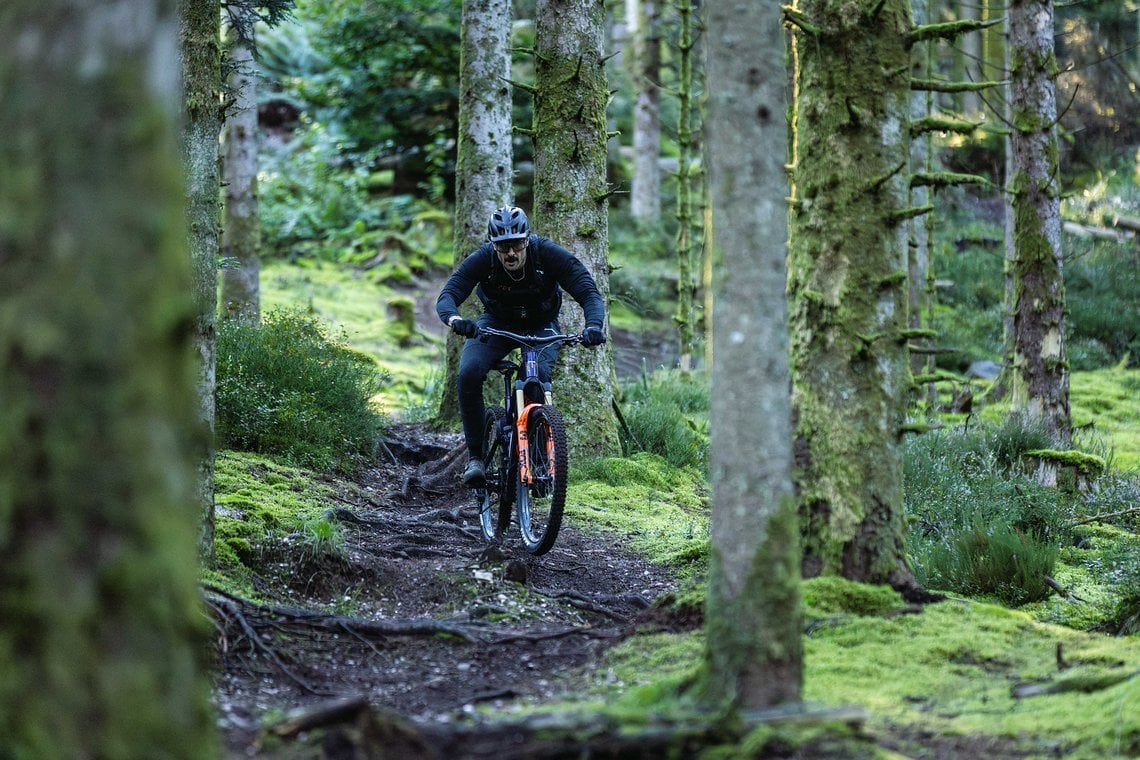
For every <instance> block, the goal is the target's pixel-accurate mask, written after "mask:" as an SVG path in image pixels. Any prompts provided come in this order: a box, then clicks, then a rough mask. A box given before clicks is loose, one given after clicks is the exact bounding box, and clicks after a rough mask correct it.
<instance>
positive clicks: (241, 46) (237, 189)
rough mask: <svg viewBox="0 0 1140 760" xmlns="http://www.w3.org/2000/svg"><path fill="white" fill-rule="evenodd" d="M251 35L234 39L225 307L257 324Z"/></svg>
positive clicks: (257, 233)
mask: <svg viewBox="0 0 1140 760" xmlns="http://www.w3.org/2000/svg"><path fill="white" fill-rule="evenodd" d="M245 34H248V35H249V36H250V37H251V39H249V40H246V39H235V40H234V41H233V42H232V43H231V45H230V64H231V65H232V66H233V70H232V71H231V72H230V76H229V89H230V92H231V94H232V96H233V98H234V102H233V105H231V106H230V109H229V112H228V113H227V115H226V124H225V130H226V133H225V134H226V140H225V156H224V161H223V176H224V179H225V186H226V212H225V228H224V229H223V232H222V256H223V258H225V259H226V260H227V265H226V266H225V267H224V268H223V269H222V309H223V311H224V313H225V315H226V316H227V317H236V318H239V319H244V320H247V321H249V322H252V323H254V324H257V322H258V321H260V319H261V253H260V246H261V227H260V221H259V220H258V215H257V64H256V62H255V61H254V59H253V46H254V40H253V39H252V36H253V34H254V26H253V25H252V24H250V25H249V28H248V29H247V30H246V31H245Z"/></svg>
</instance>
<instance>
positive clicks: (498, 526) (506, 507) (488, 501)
mask: <svg viewBox="0 0 1140 760" xmlns="http://www.w3.org/2000/svg"><path fill="white" fill-rule="evenodd" d="M505 417H506V413H505V412H504V411H503V408H502V407H501V406H496V407H491V408H488V409H487V410H486V411H485V412H484V413H483V468H484V469H485V470H486V472H487V482H486V484H485V485H484V486H483V488H481V489H477V490H476V498H477V500H478V501H479V526H480V528H481V529H482V531H483V538H485V539H486V540H487V541H496V540H498V539H500V538H501V537H502V535H503V533H504V532H505V531H506V529H507V528H508V527H510V524H511V502H512V501H513V499H512V498H511V497H512V496H514V494H513V490H514V488H513V487H510V488H508V487H507V484H508V483H509V484H511V486H513V481H514V478H513V477H512V475H513V473H512V469H513V468H510V467H509V466H507V467H505V466H504V463H505V462H507V461H508V457H506V456H504V452H503V444H504V441H503V440H502V439H500V437H499V429H500V428H501V427H502V423H503V419H504V418H505Z"/></svg>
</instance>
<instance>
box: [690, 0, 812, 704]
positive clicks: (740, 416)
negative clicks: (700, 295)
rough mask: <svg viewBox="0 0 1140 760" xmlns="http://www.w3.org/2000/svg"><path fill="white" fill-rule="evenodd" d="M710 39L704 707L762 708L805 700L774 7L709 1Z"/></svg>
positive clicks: (780, 61)
mask: <svg viewBox="0 0 1140 760" xmlns="http://www.w3.org/2000/svg"><path fill="white" fill-rule="evenodd" d="M708 30H709V35H710V37H711V38H712V39H714V40H716V45H715V46H713V47H712V48H710V50H709V57H708V74H709V76H708V82H709V97H708V118H707V120H706V130H705V131H706V135H707V140H708V152H707V155H708V164H709V190H710V193H711V200H712V207H713V220H712V224H713V241H714V250H715V253H716V257H717V266H716V268H715V271H714V275H713V276H714V285H713V290H714V297H713V301H714V304H713V309H714V314H713V364H712V368H711V372H712V392H711V409H710V421H711V430H712V446H711V462H710V475H711V479H712V490H713V495H712V554H711V557H710V566H709V590H708V604H707V606H706V614H705V630H706V632H707V636H706V639H707V645H706V650H705V651H706V655H705V660H706V664H707V679H706V684H705V686H706V693H705V695H704V696H705V697H706V698H708V699H709V700H710V701H711V702H713V703H726V702H727V703H730V704H735V705H737V706H741V707H749V708H754V707H766V706H770V705H775V704H780V703H783V702H795V701H798V700H799V698H800V689H801V685H802V680H803V678H802V659H803V657H802V651H801V645H800V620H799V592H798V586H799V554H800V553H799V544H798V540H797V537H798V535H799V534H798V530H797V527H796V526H797V520H796V504H795V499H794V497H793V492H792V435H791V429H792V424H791V398H790V396H789V393H788V387H789V378H788V332H787V313H786V307H785V296H784V289H785V283H786V277H785V267H784V259H785V251H786V244H785V241H786V240H787V201H786V199H787V194H788V193H787V185H788V182H787V171H786V169H785V163H786V155H787V148H788V142H787V124H786V115H785V110H786V109H785V96H784V83H785V75H784V71H785V69H784V50H783V27H782V24H781V20H780V7H779V4H778V2H777V0H768V1H767V2H761V3H733V2H714V3H711V4H710V5H709V8H708Z"/></svg>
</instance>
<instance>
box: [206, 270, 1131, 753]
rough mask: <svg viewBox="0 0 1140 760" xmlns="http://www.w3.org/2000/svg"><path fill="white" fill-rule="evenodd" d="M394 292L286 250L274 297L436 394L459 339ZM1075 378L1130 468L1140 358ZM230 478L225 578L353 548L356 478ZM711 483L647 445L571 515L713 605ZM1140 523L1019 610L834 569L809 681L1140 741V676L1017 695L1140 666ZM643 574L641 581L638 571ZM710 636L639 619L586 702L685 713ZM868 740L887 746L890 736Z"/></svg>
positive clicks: (1084, 405) (820, 606)
mask: <svg viewBox="0 0 1140 760" xmlns="http://www.w3.org/2000/svg"><path fill="white" fill-rule="evenodd" d="M395 295H396V293H395V291H392V290H390V289H387V288H385V287H383V286H381V285H378V284H376V283H375V282H372V281H370V280H369V279H368V277H367V276H366V275H346V274H344V273H343V272H340V271H338V270H335V269H333V268H332V267H323V266H315V267H298V266H296V265H291V264H284V263H280V262H278V263H269V264H268V265H267V267H266V270H265V275H264V278H263V305H264V306H265V307H267V308H272V306H273V305H296V304H297V303H298V302H301V303H307V304H309V305H310V307H311V308H312V310H313V311H314V312H315V313H317V314H319V315H321V316H322V318H324V319H327V320H328V321H329V322H330V323H331V324H333V325H334V326H335V327H337V328H341V329H343V330H344V331H345V333H346V334H347V337H348V340H349V342H350V344H352V345H353V346H355V347H356V348H359V349H360V350H362V351H364V352H366V353H368V354H370V355H372V356H374V357H375V358H376V359H377V361H378V363H380V364H381V365H382V366H384V367H385V368H387V369H388V370H389V371H390V372H391V373H392V374H393V377H395V378H396V382H395V383H394V385H393V389H392V390H391V391H390V392H386V393H385V394H384V396H385V398H384V403H385V405H386V406H387V407H388V408H389V409H391V410H401V409H407V408H409V407H411V406H415V405H416V404H421V405H422V403H423V396H424V395H425V394H427V393H429V392H430V383H431V382H432V380H431V377H432V375H431V372H432V370H430V369H426V368H432V367H436V366H437V365H439V364H440V363H441V361H442V350H441V348H440V345H441V344H440V342H439V340H438V338H436V337H433V336H431V335H423V336H420V337H419V338H417V340H418V341H420V342H418V343H414V344H413V345H412V346H410V347H408V348H404V349H396V348H394V344H392V343H391V341H390V336H388V335H387V334H386V332H385V328H384V319H383V309H384V304H385V303H386V302H387V299H389V298H392V297H394V296H395ZM1072 388H1073V402H1072V403H1073V417H1074V421H1075V422H1076V423H1077V424H1078V425H1088V424H1089V423H1093V428H1092V429H1093V430H1094V431H1095V432H1096V434H1097V435H1103V436H1104V438H1103V439H1099V440H1102V441H1104V442H1105V443H1104V444H1103V445H1102V446H1101V448H1099V449H1098V448H1096V447H1088V450H1090V451H1092V453H1096V454H1100V455H1104V454H1106V453H1110V454H1111V456H1109V457H1108V460H1109V464H1110V466H1111V467H1114V468H1115V469H1114V471H1113V472H1112V473H1110V477H1113V478H1117V479H1120V478H1122V477H1126V476H1122V475H1121V468H1136V467H1137V466H1140V425H1138V424H1137V420H1140V400H1137V399H1138V398H1140V394H1138V393H1137V392H1136V391H1137V389H1138V388H1140V371H1138V370H1135V369H1126V368H1123V367H1118V368H1114V369H1105V370H1099V371H1096V372H1087V373H1084V372H1082V373H1076V374H1075V375H1074V376H1073V380H1072ZM981 414H982V417H983V419H988V418H990V417H992V418H993V419H998V418H999V417H1000V415H1002V414H1003V407H1002V406H1001V405H989V406H986V407H985V408H984V409H983V410H982V412H981ZM1087 434H1088V433H1086V435H1087ZM217 478H218V504H219V507H220V510H219V519H218V544H217V546H218V558H219V570H218V572H217V573H215V575H214V576H213V578H212V579H211V580H213V581H215V582H224V583H226V584H229V585H228V586H227V587H228V588H233V589H235V590H237V591H238V592H239V593H242V592H245V594H246V595H247V596H251V597H254V598H256V592H255V589H254V586H253V576H252V574H251V565H252V564H255V563H256V562H257V561H258V560H259V557H262V556H264V554H265V551H264V547H265V546H266V545H271V544H272V543H273V542H295V543H305V544H306V546H312V547H313V549H314V550H318V549H319V550H324V551H335V550H336V546H337V531H338V530H339V528H337V527H336V526H335V525H331V524H329V523H328V522H327V521H325V520H324V514H325V511H326V510H327V509H328V508H329V506H330V503H334V502H336V500H337V499H338V497H342V496H344V495H345V494H348V493H351V491H352V489H354V488H355V486H354V485H353V484H351V483H346V482H342V481H338V480H334V479H331V478H326V477H325V476H321V475H317V474H315V473H310V472H306V471H303V470H299V469H296V468H290V467H285V466H282V465H281V464H279V463H277V462H274V461H272V460H269V459H265V458H263V457H258V456H254V455H248V454H238V453H234V452H223V453H222V454H221V455H220V456H219V460H218V475H217ZM1125 493H1126V494H1127V493H1131V491H1127V490H1126V492H1125ZM708 499H709V488H708V483H707V480H706V477H705V475H704V474H703V473H702V472H699V471H697V470H695V469H678V468H675V467H673V466H671V465H669V464H668V462H666V461H665V460H664V459H662V458H661V457H657V456H654V455H652V454H645V453H640V454H634V455H632V456H630V457H628V458H613V459H603V460H598V461H595V462H592V463H582V464H580V465H579V466H577V467H576V468H575V469H574V470H573V471H572V473H571V488H570V497H569V504H568V513H567V524H569V525H573V526H574V527H576V528H579V529H585V530H588V531H596V532H597V535H598V538H599V540H598V542H597V544H596V547H597V550H598V551H599V552H602V554H601V555H599V556H604V552H605V551H606V547H607V546H612V545H615V544H620V545H622V546H624V547H629V548H634V549H636V550H637V551H638V552H639V553H641V554H643V555H644V556H645V557H647V558H648V559H650V560H651V561H653V562H654V563H658V564H664V565H667V566H668V567H670V568H671V572H672V573H673V574H674V575H675V576H676V577H678V578H681V579H683V580H684V583H683V586H682V588H683V591H682V592H681V593H680V594H678V595H677V597H683V598H684V603H685V604H687V605H688V606H689V607H691V608H694V609H699V608H700V606H701V605H702V604H703V577H704V573H705V570H706V566H707V555H708V542H709V530H708V520H707V516H708ZM1081 516H1083V515H1075V517H1081ZM1134 528H1135V522H1133V523H1128V524H1127V525H1126V526H1124V527H1112V526H1108V525H1103V524H1101V523H1097V522H1094V523H1090V524H1088V525H1082V526H1079V527H1077V528H1075V529H1074V533H1075V534H1076V535H1077V536H1078V537H1079V539H1080V540H1079V541H1076V542H1074V545H1073V546H1067V547H1063V548H1062V550H1061V554H1060V557H1059V561H1058V566H1057V569H1056V571H1055V573H1056V579H1057V581H1058V582H1059V583H1060V584H1061V585H1062V586H1064V587H1065V588H1067V589H1069V590H1070V591H1071V592H1072V593H1071V595H1070V596H1069V597H1068V598H1062V597H1061V596H1054V597H1052V598H1050V599H1048V600H1045V601H1043V602H1039V603H1036V604H1034V605H1026V606H1025V607H1023V608H1021V609H1020V610H1019V611H1010V610H1007V609H1005V608H1003V607H1000V606H997V605H991V604H987V603H985V602H984V601H979V600H950V601H947V602H943V603H940V604H935V605H930V606H927V607H925V608H923V610H922V611H921V612H917V613H916V612H913V611H909V610H906V609H905V608H904V605H903V604H902V602H901V600H899V599H898V597H897V596H896V595H895V594H894V592H892V591H890V590H889V589H884V588H877V587H866V586H858V585H852V584H848V583H846V582H844V581H837V580H835V579H816V580H813V581H809V582H806V583H805V584H804V586H803V599H804V615H805V630H806V638H805V646H806V648H805V656H806V670H805V692H804V696H805V699H806V700H807V701H808V703H809V704H810V705H818V706H821V707H828V706H845V705H858V706H861V707H863V708H865V709H866V710H867V714H868V722H867V727H868V729H869V730H870V732H871V733H872V734H873V736H874V737H875V738H876V739H877V740H881V739H885V738H889V737H895V740H894V744H895V745H896V746H900V747H904V748H905V747H907V746H909V747H911V748H912V749H916V751H919V754H921V750H922V748H921V747H920V746H918V745H915V744H913V742H914V741H916V740H915V739H914V738H913V737H916V736H920V735H922V736H943V737H971V736H972V737H976V738H977V739H978V740H979V741H982V740H986V739H993V740H995V741H1001V742H1003V746H1005V747H1007V748H1012V750H1013V751H1015V752H1017V753H1020V754H1022V755H1024V756H1026V757H1036V756H1041V757H1044V756H1058V755H1061V756H1065V757H1078V758H1084V757H1087V758H1094V757H1097V758H1099V757H1128V756H1140V709H1138V708H1136V707H1135V705H1137V704H1140V678H1130V679H1127V680H1121V681H1119V682H1118V683H1115V684H1113V685H1110V686H1107V687H1106V688H1100V689H1095V690H1090V691H1071V692H1062V693H1057V694H1046V695H1041V696H1032V697H1026V698H1022V699H1016V698H1015V697H1013V687H1014V686H1015V685H1017V684H1041V685H1048V684H1057V683H1059V682H1062V681H1064V680H1068V679H1071V678H1074V677H1075V678H1084V679H1087V680H1088V681H1089V682H1091V681H1095V680H1096V679H1098V678H1101V677H1108V678H1109V680H1111V679H1112V678H1116V677H1118V676H1120V675H1121V674H1129V673H1132V672H1138V671H1140V645H1138V644H1137V643H1136V640H1135V636H1133V637H1126V638H1114V637H1111V636H1107V635H1104V634H1102V633H1096V632H1093V629H1095V628H1096V627H1097V626H1098V625H1099V624H1100V623H1101V622H1102V621H1103V620H1104V619H1105V616H1106V615H1107V614H1108V612H1109V611H1110V609H1111V607H1112V605H1113V604H1114V602H1115V600H1116V599H1117V596H1118V593H1119V589H1118V588H1116V587H1114V577H1115V576H1114V572H1115V570H1114V568H1115V567H1116V565H1117V564H1119V562H1118V561H1119V559H1120V558H1122V557H1127V556H1128V555H1129V553H1130V552H1131V553H1135V552H1137V551H1140V545H1138V544H1140V542H1138V539H1137V538H1136V531H1135V529H1134ZM1114 563H1115V564H1114ZM629 583H630V588H631V589H632V590H636V579H633V578H631V579H630V581H629ZM511 598H512V599H514V598H515V597H514V596H513V595H512V597H511ZM519 604H520V605H521V606H519V608H518V609H516V608H515V607H516V605H514V604H513V603H512V604H511V605H508V606H507V614H508V615H509V617H510V618H512V619H518V620H521V619H523V618H525V617H526V615H527V612H526V609H525V608H526V604H525V603H524V602H523V601H522V600H520V602H519ZM1059 624H1064V625H1059ZM1058 644H1060V645H1061V649H1062V653H1063V658H1064V660H1065V662H1066V663H1067V664H1068V665H1069V666H1070V667H1069V668H1068V669H1066V670H1064V671H1058V669H1057V645H1058ZM704 647H705V641H704V637H703V634H702V633H701V632H700V631H699V630H698V631H695V632H685V633H665V632H659V631H658V632H647V633H645V634H640V635H634V636H632V637H630V638H629V639H627V640H626V641H625V642H624V643H623V644H621V645H619V646H618V647H616V648H613V649H611V650H609V651H608V652H607V653H606V655H605V656H604V657H603V658H601V659H599V660H598V661H597V662H596V663H595V664H594V665H592V666H591V667H589V668H588V669H586V670H584V671H582V672H581V673H580V674H579V675H577V676H574V677H573V679H572V681H568V682H567V683H573V684H574V686H573V688H574V689H575V694H574V700H575V701H574V702H573V709H581V710H587V711H589V710H596V711H602V710H605V711H608V712H613V713H614V714H615V715H618V716H622V715H624V716H628V719H629V720H630V721H631V723H636V722H639V721H640V722H642V723H644V722H645V721H646V720H650V719H652V717H653V716H665V717H668V716H670V715H674V716H683V715H684V714H686V711H687V710H689V709H690V708H691V705H688V704H686V703H685V701H684V700H683V699H681V698H680V697H679V695H681V694H683V693H684V687H685V685H686V684H687V683H688V682H689V680H690V679H691V678H692V677H693V676H694V674H695V673H696V672H697V671H698V669H699V668H700V667H701V666H702V661H703V652H704ZM582 684H584V685H582ZM1090 688H1091V687H1090ZM563 706H565V704H564V705H563ZM647 716H648V717H647ZM762 734H764V732H759V733H756V734H755V735H754V736H752V737H751V738H749V739H746V740H745V742H744V743H742V745H741V746H740V747H738V748H736V750H737V751H739V752H741V753H743V754H737V755H734V756H748V755H749V754H752V755H755V754H757V752H752V751H751V750H747V749H746V748H745V744H747V743H748V742H751V743H752V744H763V743H764V742H766V741H770V740H771V736H768V735H762ZM907 737H911V738H907ZM783 740H784V741H786V742H787V743H790V744H791V745H792V746H799V744H800V743H807V742H810V741H811V739H810V737H807V736H806V735H798V738H797V737H795V736H788V737H783ZM932 741H933V740H932ZM907 742H912V743H911V744H909V745H908V744H907ZM723 749H724V748H722V750H723ZM864 749H866V747H864ZM716 751H721V750H716ZM716 751H713V754H709V755H708V757H713V756H716V755H715V752H716ZM867 756H884V753H883V752H881V751H880V750H874V751H873V752H872V754H869V755H867Z"/></svg>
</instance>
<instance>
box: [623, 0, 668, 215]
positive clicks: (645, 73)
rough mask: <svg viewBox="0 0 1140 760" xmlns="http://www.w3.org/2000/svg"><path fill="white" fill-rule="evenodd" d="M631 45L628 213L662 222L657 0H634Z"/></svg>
mask: <svg viewBox="0 0 1140 760" xmlns="http://www.w3.org/2000/svg"><path fill="white" fill-rule="evenodd" d="M635 4H636V5H637V28H636V30H635V34H634V38H633V39H634V44H633V52H634V56H633V61H634V64H633V83H634V90H635V92H636V97H635V99H634V103H633V182H632V184H631V187H630V194H629V213H630V216H632V217H633V220H634V221H635V222H637V223H638V224H640V225H643V226H646V227H650V226H653V225H656V224H657V223H658V222H660V221H661V169H660V165H659V163H660V157H661V87H660V86H659V82H660V79H661V36H660V16H661V11H660V8H659V0H637V1H636V3H635Z"/></svg>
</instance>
